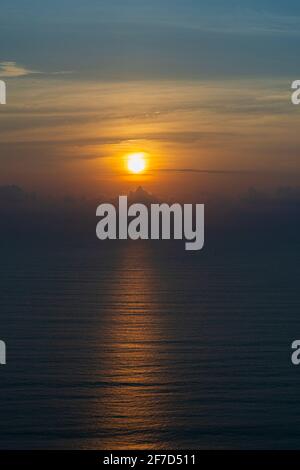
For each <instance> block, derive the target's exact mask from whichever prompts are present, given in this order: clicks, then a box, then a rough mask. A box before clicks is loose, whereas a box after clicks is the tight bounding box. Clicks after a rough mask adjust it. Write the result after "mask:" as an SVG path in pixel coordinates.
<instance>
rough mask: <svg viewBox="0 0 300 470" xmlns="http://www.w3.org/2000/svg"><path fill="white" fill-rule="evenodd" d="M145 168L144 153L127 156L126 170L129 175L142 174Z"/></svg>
mask: <svg viewBox="0 0 300 470" xmlns="http://www.w3.org/2000/svg"><path fill="white" fill-rule="evenodd" d="M145 168H146V155H145V153H144V152H138V153H130V154H129V155H127V169H128V170H129V171H130V172H131V173H136V174H137V173H142V172H143V171H144V170H145Z"/></svg>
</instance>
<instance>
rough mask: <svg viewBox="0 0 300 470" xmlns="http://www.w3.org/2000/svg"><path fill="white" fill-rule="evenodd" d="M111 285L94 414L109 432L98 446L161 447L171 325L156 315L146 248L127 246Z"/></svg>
mask: <svg viewBox="0 0 300 470" xmlns="http://www.w3.org/2000/svg"><path fill="white" fill-rule="evenodd" d="M141 266H142V270H141ZM141 271H142V275H141ZM112 282H113V284H114V286H115V291H114V296H113V298H112V299H111V312H110V315H109V318H108V323H107V328H106V329H105V336H104V341H105V343H106V344H105V345H103V344H102V346H103V350H105V351H106V353H105V357H104V358H103V357H99V362H100V363H101V362H102V365H101V367H103V369H104V371H105V374H106V386H105V389H104V390H103V391H102V393H101V396H100V399H99V401H97V410H96V412H95V413H96V414H97V415H98V416H99V417H100V420H101V427H102V428H105V429H106V432H105V435H104V436H103V438H101V439H99V441H98V442H97V443H96V447H97V448H102V449H105V448H106V449H116V448H117V449H127V448H128V449H133V448H135V449H138V448H145V445H146V446H147V448H159V447H161V446H162V447H163V443H162V442H161V441H160V440H159V439H158V436H161V433H162V430H163V428H164V426H165V425H166V423H167V415H168V410H167V409H168V407H169V406H170V405H169V404H170V400H169V399H168V388H167V387H166V384H165V382H166V380H167V376H168V374H167V371H163V362H164V354H165V352H166V351H165V343H164V341H163V340H164V334H165V333H164V332H166V331H167V325H166V324H165V323H166V322H165V320H164V319H163V317H162V316H161V317H160V316H159V315H156V314H155V312H157V311H159V305H158V304H159V298H158V297H157V295H156V293H157V292H158V289H157V288H158V286H156V284H157V283H158V282H159V276H158V273H157V272H156V270H155V267H154V265H153V263H152V261H151V252H149V251H148V250H147V246H146V245H143V246H138V247H137V246H136V244H132V245H129V244H128V245H126V246H124V250H123V251H122V257H121V259H120V260H119V264H118V266H117V269H116V272H115V275H114V277H113V279H112ZM103 361H104V363H103ZM171 401H172V400H171ZM168 403H169V404H168Z"/></svg>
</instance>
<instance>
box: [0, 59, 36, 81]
mask: <svg viewBox="0 0 300 470" xmlns="http://www.w3.org/2000/svg"><path fill="white" fill-rule="evenodd" d="M33 73H41V72H38V71H35V70H29V69H27V68H25V67H23V66H22V65H17V64H16V62H0V77H4V78H15V77H24V76H25V75H31V74H33Z"/></svg>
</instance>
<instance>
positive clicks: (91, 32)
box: [0, 0, 300, 80]
mask: <svg viewBox="0 0 300 470" xmlns="http://www.w3.org/2000/svg"><path fill="white" fill-rule="evenodd" d="M0 24H1V27H0V44H1V49H0V58H1V60H2V61H15V62H17V63H20V64H22V65H23V66H25V67H28V68H30V69H37V70H41V71H43V72H47V73H48V72H56V71H61V70H68V71H72V72H73V73H74V77H75V76H80V77H81V78H84V77H85V78H87V79H89V78H93V79H103V80H107V79H113V80H133V79H153V78H154V79H157V78H167V79H168V78H174V77H176V78H177V79H206V78H209V79H214V78H216V79H220V78H222V77H225V78H227V77H229V78H232V77H247V78H249V77H268V76H269V77H271V76H273V75H276V76H277V77H279V76H282V77H290V76H293V75H295V74H296V73H297V71H298V64H297V57H298V49H299V48H298V44H299V39H300V38H299V35H300V28H299V26H300V4H299V2H296V1H293V0H288V1H284V2H283V1H280V2H279V1H274V0H273V1H266V0H263V1H256V0H255V1H253V0H252V1H248V0H247V1H243V2H238V1H232V0H229V1H228V0H227V1H226V2H225V1H220V0H218V1H216V0H215V1H210V2H207V1H201V0H200V1H199V0H185V1H182V0H180V1H179V0H153V1H151V2H148V1H144V0H112V1H95V0H87V1H85V2H82V1H78V0H75V1H70V0H61V1H58V0H54V1H51V2H45V1H44V2H39V1H33V0H31V1H27V2H24V1H22V0H17V1H14V2H11V1H8V0H4V1H3V0H2V2H1V20H0Z"/></svg>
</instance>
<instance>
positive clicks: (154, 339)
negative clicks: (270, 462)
mask: <svg viewBox="0 0 300 470" xmlns="http://www.w3.org/2000/svg"><path fill="white" fill-rule="evenodd" d="M296 253H297V251H295V250H293V249H291V248H289V247H280V248H279V249H278V250H277V249H269V250H268V249H266V250H261V251H259V252H257V251H256V252H255V253H250V252H249V253H246V252H245V251H243V254H241V253H239V252H238V250H236V251H234V252H233V253H230V252H226V251H225V250H221V252H220V253H218V252H216V253H211V254H209V255H207V254H206V253H205V252H199V253H186V252H185V251H184V249H183V248H182V246H179V247H178V246H177V245H176V246H175V245H174V246H173V245H171V244H168V243H166V244H165V245H163V249H162V248H161V246H160V248H158V244H151V243H150V242H149V243H139V242H136V243H134V242H127V243H126V242H125V243H124V244H122V243H121V244H112V245H106V247H105V249H101V250H99V249H89V250H88V249H83V248H78V247H77V248H74V247H73V248H72V247H69V248H64V249H62V248H61V249H54V248H53V250H51V249H47V250H44V249H42V248H36V249H35V250H32V249H28V250H12V249H7V250H5V249H3V253H2V256H1V268H0V272H1V274H0V281H1V300H0V302H1V312H0V327H1V328H0V330H1V331H0V338H1V339H4V340H5V341H6V343H7V348H8V351H7V353H8V357H7V359H8V363H7V365H6V366H1V370H0V381H1V388H0V394H1V400H0V447H1V448H2V449H3V448H6V449H8V448H20V449H23V448H50V449H58V448H66V449H73V448H75V449H126V448H131V449H138V448H153V449H159V448H200V449H203V448H300V440H299V435H300V404H299V394H300V366H299V368H297V367H295V366H293V365H292V364H291V361H290V355H291V350H290V345H291V342H292V341H293V340H294V339H298V338H300V308H299V256H296ZM298 253H299V251H298Z"/></svg>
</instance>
